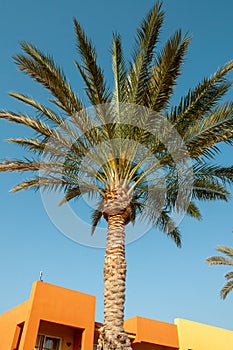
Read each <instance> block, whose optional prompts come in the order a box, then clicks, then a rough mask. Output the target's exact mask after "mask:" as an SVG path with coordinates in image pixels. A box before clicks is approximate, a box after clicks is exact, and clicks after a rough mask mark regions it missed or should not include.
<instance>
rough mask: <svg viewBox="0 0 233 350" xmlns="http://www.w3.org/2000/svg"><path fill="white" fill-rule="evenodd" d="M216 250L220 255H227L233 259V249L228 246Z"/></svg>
mask: <svg viewBox="0 0 233 350" xmlns="http://www.w3.org/2000/svg"><path fill="white" fill-rule="evenodd" d="M216 250H217V251H218V252H220V253H223V254H225V255H227V256H228V257H229V258H231V259H233V248H230V247H227V246H221V245H220V246H217V247H216ZM232 263H233V261H232Z"/></svg>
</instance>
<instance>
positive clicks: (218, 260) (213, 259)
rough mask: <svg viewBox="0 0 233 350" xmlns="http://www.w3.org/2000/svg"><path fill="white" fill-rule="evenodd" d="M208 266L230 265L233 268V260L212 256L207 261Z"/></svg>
mask: <svg viewBox="0 0 233 350" xmlns="http://www.w3.org/2000/svg"><path fill="white" fill-rule="evenodd" d="M206 261H207V263H208V265H229V266H233V260H230V259H226V258H224V257H223V256H211V257H209V258H207V259H206Z"/></svg>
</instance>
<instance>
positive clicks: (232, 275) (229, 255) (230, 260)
mask: <svg viewBox="0 0 233 350" xmlns="http://www.w3.org/2000/svg"><path fill="white" fill-rule="evenodd" d="M216 250H217V251H218V252H220V253H223V254H225V255H226V257H224V256H211V257H209V258H207V259H206V261H207V263H208V265H228V266H233V248H230V247H226V246H217V247H216ZM224 277H225V278H226V280H227V282H226V284H225V285H224V287H223V288H222V289H221V292H220V294H221V297H222V298H223V299H225V298H226V296H227V295H228V293H230V292H231V291H232V289H233V271H229V272H227V273H226V274H225V275H224Z"/></svg>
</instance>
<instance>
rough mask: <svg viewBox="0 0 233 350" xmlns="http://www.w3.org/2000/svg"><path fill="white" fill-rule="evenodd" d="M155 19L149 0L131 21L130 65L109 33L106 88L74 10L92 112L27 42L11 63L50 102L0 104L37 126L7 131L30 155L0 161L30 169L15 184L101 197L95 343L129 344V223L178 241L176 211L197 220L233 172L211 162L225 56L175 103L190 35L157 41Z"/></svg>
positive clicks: (231, 130) (225, 108)
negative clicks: (16, 107) (110, 78)
mask: <svg viewBox="0 0 233 350" xmlns="http://www.w3.org/2000/svg"><path fill="white" fill-rule="evenodd" d="M163 21H164V11H163V10H162V3H161V2H157V3H155V5H154V6H153V8H152V9H151V10H150V11H149V12H148V14H147V15H146V16H145V18H144V19H143V20H142V22H141V24H140V26H139V27H138V29H137V36H136V43H135V48H134V51H133V55H132V59H131V60H129V62H127V63H126V61H125V59H124V56H123V52H122V44H121V38H120V36H119V34H114V35H113V41H112V66H113V75H114V86H113V88H112V89H110V88H109V87H108V84H107V82H106V80H105V77H104V73H103V70H102V69H101V68H100V66H99V65H98V63H97V54H96V50H95V47H94V46H93V43H92V42H91V40H89V39H88V37H87V36H86V34H85V32H84V30H83V29H82V27H81V26H80V24H79V22H78V21H77V20H76V19H74V28H75V33H76V39H77V49H78V54H79V61H78V62H75V64H76V67H77V69H78V71H79V73H80V74H81V77H82V78H83V80H84V83H85V85H86V88H85V92H86V94H87V98H88V99H89V103H90V104H91V105H92V106H93V107H92V111H91V112H90V111H89V109H85V108H84V104H83V102H82V101H81V99H80V98H79V97H78V96H77V94H76V93H75V92H74V90H73V89H72V87H71V84H70V83H69V81H68V79H67V78H66V76H65V73H64V71H63V70H62V69H61V68H60V67H59V66H58V65H57V64H56V63H55V62H54V60H53V58H52V57H51V56H49V55H47V54H44V53H43V52H41V51H40V50H39V49H37V48H36V47H35V46H33V45H32V44H29V43H27V42H23V43H22V51H23V53H22V54H19V55H17V56H15V58H14V59H15V63H16V64H17V66H18V68H19V69H20V70H21V71H22V72H24V73H25V74H27V75H29V76H30V77H31V78H32V79H33V80H35V81H37V82H38V83H40V84H42V85H43V86H44V87H45V88H46V89H48V91H49V92H50V93H51V95H52V99H50V102H49V106H44V105H42V104H41V103H39V102H38V101H36V100H35V99H34V98H32V97H30V96H27V95H24V94H21V93H18V92H11V93H10V95H11V96H12V97H13V98H16V99H17V100H19V101H22V102H23V103H25V104H26V105H28V106H30V107H32V112H31V115H28V114H25V113H15V112H12V111H1V112H0V118H2V119H5V120H8V121H10V122H13V123H18V124H21V125H24V126H26V127H28V128H30V129H31V130H33V131H34V132H35V135H34V136H30V137H28V138H14V139H10V140H8V141H9V142H13V143H16V144H18V145H20V146H22V147H24V148H25V149H26V150H27V152H28V153H27V158H26V159H23V160H22V159H18V160H5V161H2V163H0V171H2V172H5V171H11V172H17V171H19V172H28V173H29V175H30V178H29V179H27V180H25V181H23V182H21V183H20V184H19V185H17V186H15V187H14V188H13V189H12V191H13V192H16V191H19V190H22V189H29V188H32V189H35V190H37V189H42V190H47V191H50V190H52V191H63V192H64V200H63V201H62V203H65V202H68V201H70V200H72V199H75V198H76V199H77V198H80V197H81V196H82V194H88V195H90V196H95V198H97V200H98V202H97V206H96V209H95V210H94V212H93V216H92V224H93V232H94V229H95V227H96V226H97V224H98V223H99V221H100V220H101V218H102V217H103V218H104V219H105V220H106V222H107V224H108V229H107V236H106V255H105V262H104V325H103V327H102V328H101V330H100V337H99V345H98V346H99V349H130V348H131V345H130V341H129V339H128V337H127V334H126V333H125V332H124V328H123V322H124V302H125V279H126V261H125V226H126V225H127V224H128V223H129V222H132V223H134V222H135V220H136V219H137V218H142V219H143V220H145V221H146V222H149V223H151V224H152V225H153V226H155V227H158V228H159V229H160V230H161V231H163V232H164V233H165V234H167V235H169V236H170V237H171V238H172V239H173V240H174V241H175V243H176V245H177V246H180V245H181V235H180V231H179V229H178V228H177V227H176V223H175V220H174V215H173V214H174V212H176V213H179V212H184V211H186V212H187V214H188V215H190V216H191V217H194V218H197V219H200V218H201V214H200V211H199V209H198V207H197V201H198V200H200V201H212V200H224V201H227V200H228V198H229V191H228V189H227V187H228V184H230V183H232V181H233V166H230V167H224V166H220V165H217V164H215V155H216V153H218V151H219V148H218V145H219V144H220V143H221V142H226V143H229V144H230V143H231V141H232V136H233V103H232V102H222V103H220V100H221V98H222V97H223V96H224V95H225V94H226V92H227V91H229V89H230V87H231V82H229V81H228V80H227V79H226V75H227V73H228V72H230V71H231V70H232V69H233V61H232V62H229V63H227V64H225V65H224V66H223V67H222V68H219V69H218V70H217V71H216V72H215V73H214V74H213V75H212V76H211V77H210V78H204V79H203V80H202V81H201V82H200V83H199V84H198V85H197V86H196V87H195V88H194V89H192V90H191V89H190V90H189V91H188V93H187V95H186V96H184V97H183V98H181V100H180V103H179V104H178V105H177V106H174V107H171V105H170V103H171V102H170V101H171V98H172V96H173V93H174V87H175V85H176V81H177V78H178V77H179V75H180V73H181V66H182V64H183V61H184V57H185V54H186V52H187V49H188V46H189V43H190V37H189V36H187V35H183V34H182V32H181V30H178V31H176V32H175V33H174V34H173V35H172V36H171V37H170V38H169V39H168V40H167V42H166V43H165V44H164V47H162V48H159V44H158V43H159V35H160V31H161V27H162V24H163ZM33 111H35V113H34V112H33ZM28 154H29V156H28ZM30 157H31V158H30ZM189 159H191V160H192V165H191V164H190V162H189ZM187 184H188V185H187ZM190 194H192V198H193V200H191V199H190ZM62 203H61V204H62Z"/></svg>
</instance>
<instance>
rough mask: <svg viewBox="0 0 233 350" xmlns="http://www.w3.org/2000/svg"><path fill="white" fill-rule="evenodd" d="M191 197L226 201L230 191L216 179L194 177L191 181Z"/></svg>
mask: <svg viewBox="0 0 233 350" xmlns="http://www.w3.org/2000/svg"><path fill="white" fill-rule="evenodd" d="M192 192H193V198H194V199H198V200H205V201H211V200H223V201H228V199H229V196H230V193H229V191H227V190H226V188H225V186H224V185H222V184H221V183H220V182H218V181H217V180H212V179H211V178H210V179H198V178H197V179H194V182H193V191H192Z"/></svg>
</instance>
